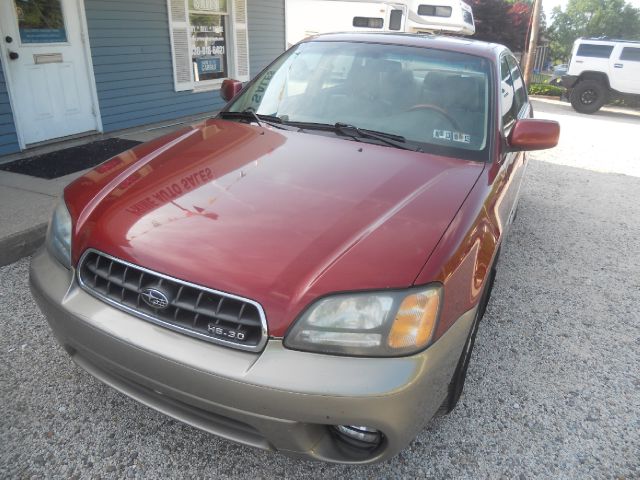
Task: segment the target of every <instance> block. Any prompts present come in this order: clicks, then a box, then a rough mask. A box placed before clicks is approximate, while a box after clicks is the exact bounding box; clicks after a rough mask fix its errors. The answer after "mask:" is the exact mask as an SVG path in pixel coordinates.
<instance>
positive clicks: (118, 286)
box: [78, 250, 267, 351]
mask: <svg viewBox="0 0 640 480" xmlns="http://www.w3.org/2000/svg"><path fill="white" fill-rule="evenodd" d="M79 265H80V266H79V268H78V279H79V283H80V286H81V287H82V288H83V289H84V290H86V291H87V292H89V293H90V294H92V295H94V296H96V297H98V298H99V299H101V300H103V301H105V302H107V303H109V304H111V305H113V306H115V307H118V308H120V309H122V310H125V311H127V312H129V313H131V314H134V315H136V316H138V317H141V318H143V319H145V320H148V321H151V322H153V323H157V324H159V325H162V326H164V327H167V328H170V329H172V330H176V331H179V332H181V333H184V334H186V335H191V336H194V337H197V338H200V339H203V340H206V341H209V342H213V343H219V344H223V345H227V346H229V347H233V348H239V349H242V350H250V351H257V350H261V349H262V347H264V344H265V342H266V341H267V327H266V320H265V317H264V313H263V311H262V308H261V307H260V305H259V304H258V303H256V302H254V301H252V300H249V299H246V298H241V297H237V296H235V295H231V294H228V293H224V292H219V291H216V290H211V289H208V288H205V287H200V286H197V285H193V284H191V283H188V282H184V281H182V280H178V279H175V278H171V277H169V276H167V275H163V274H161V273H157V272H153V271H151V270H147V269H146V268H142V267H139V266H136V265H132V264H130V263H127V262H124V261H122V260H118V259H117V258H114V257H111V256H110V255H106V254H104V253H100V252H97V251H95V250H88V251H87V252H86V253H85V254H84V255H83V256H82V259H81V260H80V263H79ZM145 299H146V300H145Z"/></svg>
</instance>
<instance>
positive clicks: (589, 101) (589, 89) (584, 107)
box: [570, 80, 608, 113]
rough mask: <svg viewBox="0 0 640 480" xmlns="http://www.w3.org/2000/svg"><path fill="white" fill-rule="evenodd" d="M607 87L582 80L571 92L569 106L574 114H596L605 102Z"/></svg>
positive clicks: (596, 81)
mask: <svg viewBox="0 0 640 480" xmlns="http://www.w3.org/2000/svg"><path fill="white" fill-rule="evenodd" d="M607 96H608V92H607V87H606V86H605V85H603V84H602V82H599V81H598V80H582V81H580V82H578V83H577V84H576V85H575V86H574V87H573V89H572V90H571V98H570V100H571V106H572V107H573V109H574V110H575V111H576V112H580V113H596V112H597V111H598V110H600V108H601V107H602V106H603V105H604V104H605V102H606V101H607Z"/></svg>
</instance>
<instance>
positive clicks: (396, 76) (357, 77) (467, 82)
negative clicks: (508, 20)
mask: <svg viewBox="0 0 640 480" xmlns="http://www.w3.org/2000/svg"><path fill="white" fill-rule="evenodd" d="M488 72H489V62H488V61H487V60H486V59H483V58H481V57H476V56H473V55H467V54H462V53H456V52H450V51H444V50H437V49H431V48H420V47H411V46H401V45H386V44H373V43H358V42H328V41H321V42H308V43H302V44H299V45H298V46H296V47H293V48H292V49H291V50H289V51H288V52H287V53H286V54H285V55H283V56H282V57H280V58H279V59H278V60H277V61H276V62H275V63H274V64H272V65H271V66H270V67H269V68H268V69H266V70H265V71H263V72H262V73H261V74H260V76H259V77H258V78H256V80H255V81H254V82H253V83H252V84H251V85H250V87H249V88H248V89H246V90H245V91H244V92H243V93H242V94H241V95H240V96H239V97H238V98H237V99H236V100H235V101H234V102H233V103H232V104H231V106H230V107H229V109H228V111H231V112H246V111H252V112H255V113H257V114H258V115H265V116H270V117H278V118H279V119H280V120H282V122H283V123H284V124H287V123H290V124H294V125H295V124H296V123H297V122H302V123H305V124H322V125H330V126H333V125H335V124H336V123H339V124H347V125H350V126H354V127H357V128H359V129H362V130H367V131H374V132H378V133H385V134H392V135H395V136H398V138H399V137H402V138H401V140H402V139H404V141H405V142H407V143H409V144H413V145H417V146H418V149H419V150H423V151H430V152H435V153H440V154H445V155H453V156H462V157H463V158H470V159H482V158H484V155H481V152H482V151H483V150H485V149H486V144H487V121H488V118H489V116H488V108H489V107H488V105H489V98H488V97H489V93H488V92H489V88H488V82H489V73H488ZM307 126H309V125H307ZM363 141H375V139H364V140H363Z"/></svg>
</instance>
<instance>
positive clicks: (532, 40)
mask: <svg viewBox="0 0 640 480" xmlns="http://www.w3.org/2000/svg"><path fill="white" fill-rule="evenodd" d="M541 8H542V0H533V12H532V14H531V16H532V22H531V34H530V35H529V46H528V48H527V56H526V57H525V63H524V82H525V83H526V84H527V86H528V85H530V84H531V76H532V75H533V63H534V62H535V61H536V49H537V47H538V31H539V30H540V11H541Z"/></svg>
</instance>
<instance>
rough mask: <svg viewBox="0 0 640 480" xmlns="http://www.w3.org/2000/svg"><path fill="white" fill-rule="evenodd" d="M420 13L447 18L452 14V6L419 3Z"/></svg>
mask: <svg viewBox="0 0 640 480" xmlns="http://www.w3.org/2000/svg"><path fill="white" fill-rule="evenodd" d="M418 15H424V16H427V17H443V18H447V17H450V16H451V7H445V6H440V5H418Z"/></svg>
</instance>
